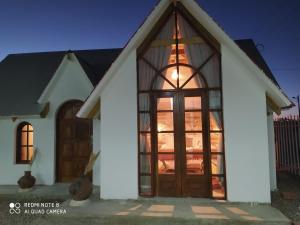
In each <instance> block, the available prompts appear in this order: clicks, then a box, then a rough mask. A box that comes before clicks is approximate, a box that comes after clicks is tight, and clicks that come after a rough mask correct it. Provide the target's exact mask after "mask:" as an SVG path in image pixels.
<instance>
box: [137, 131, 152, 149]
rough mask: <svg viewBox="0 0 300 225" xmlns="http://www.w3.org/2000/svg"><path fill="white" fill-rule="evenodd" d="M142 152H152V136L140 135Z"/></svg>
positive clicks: (147, 134)
mask: <svg viewBox="0 0 300 225" xmlns="http://www.w3.org/2000/svg"><path fill="white" fill-rule="evenodd" d="M140 152H143V153H147V152H151V134H150V133H140Z"/></svg>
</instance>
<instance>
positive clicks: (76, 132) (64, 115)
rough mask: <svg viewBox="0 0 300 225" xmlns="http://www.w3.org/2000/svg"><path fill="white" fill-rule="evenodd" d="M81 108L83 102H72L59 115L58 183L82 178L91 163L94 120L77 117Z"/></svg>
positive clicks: (66, 104)
mask: <svg viewBox="0 0 300 225" xmlns="http://www.w3.org/2000/svg"><path fill="white" fill-rule="evenodd" d="M81 106H82V102H81V101H70V102H67V103H65V104H64V105H63V106H62V107H61V108H60V110H59V112H58V114H57V130H56V132H57V136H56V138H57V140H56V141H57V146H56V166H57V167H56V181H57V182H72V181H73V180H74V179H75V178H77V177H79V176H82V175H83V173H84V169H85V167H86V165H87V163H88V161H89V157H90V154H91V151H92V139H91V136H92V130H93V127H92V120H89V119H80V118H78V117H76V114H77V112H78V111H79V109H80V107H81ZM90 175H91V174H90Z"/></svg>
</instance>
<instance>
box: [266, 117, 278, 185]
mask: <svg viewBox="0 0 300 225" xmlns="http://www.w3.org/2000/svg"><path fill="white" fill-rule="evenodd" d="M268 141H269V166H270V188H271V191H274V190H276V189H277V177H276V155H275V136H274V121H273V112H272V111H271V112H270V115H268Z"/></svg>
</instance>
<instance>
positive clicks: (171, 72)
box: [163, 67, 178, 87]
mask: <svg viewBox="0 0 300 225" xmlns="http://www.w3.org/2000/svg"><path fill="white" fill-rule="evenodd" d="M163 74H164V76H165V77H166V78H167V79H168V80H169V81H170V82H171V83H172V84H173V85H174V86H175V87H177V79H178V74H177V67H171V68H168V69H167V70H165V71H164V72H163Z"/></svg>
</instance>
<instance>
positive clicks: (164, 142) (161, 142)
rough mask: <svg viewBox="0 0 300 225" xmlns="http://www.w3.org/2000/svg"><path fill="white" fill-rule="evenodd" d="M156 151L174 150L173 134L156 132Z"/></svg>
mask: <svg viewBox="0 0 300 225" xmlns="http://www.w3.org/2000/svg"><path fill="white" fill-rule="evenodd" d="M157 137H158V152H174V134H173V133H158V134H157Z"/></svg>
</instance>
